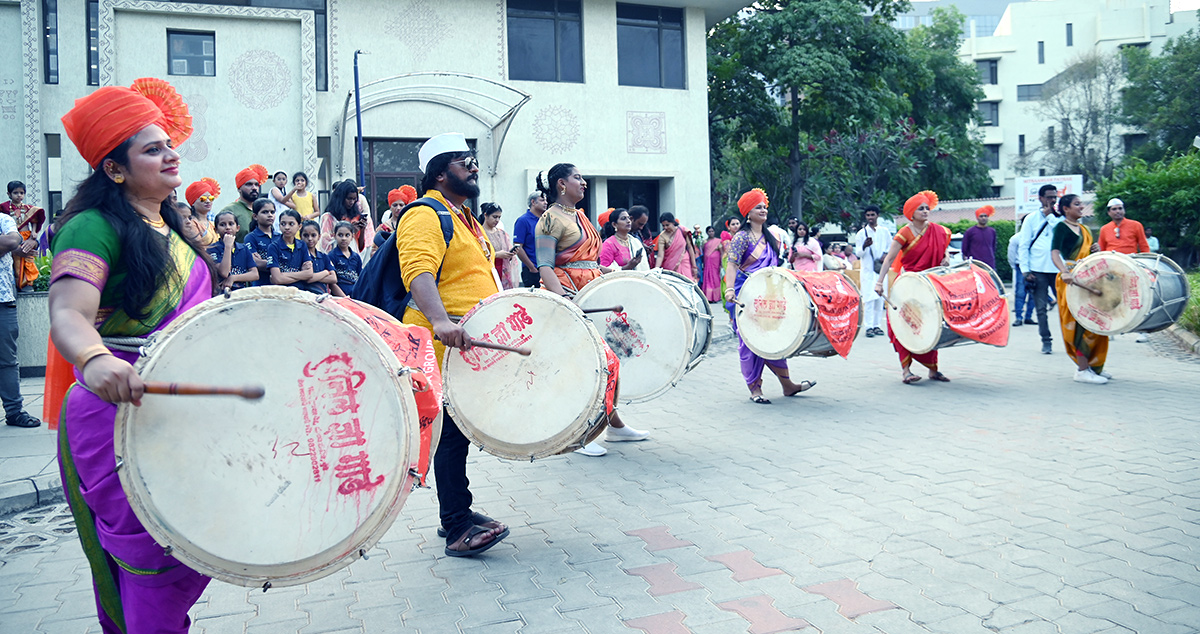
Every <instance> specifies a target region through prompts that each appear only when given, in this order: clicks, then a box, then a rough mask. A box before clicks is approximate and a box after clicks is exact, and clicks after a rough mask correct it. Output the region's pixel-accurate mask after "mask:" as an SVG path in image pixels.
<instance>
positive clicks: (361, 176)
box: [354, 50, 366, 187]
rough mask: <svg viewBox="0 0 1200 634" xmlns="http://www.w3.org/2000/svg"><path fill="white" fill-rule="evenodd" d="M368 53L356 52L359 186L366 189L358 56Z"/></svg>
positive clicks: (355, 92) (356, 140)
mask: <svg viewBox="0 0 1200 634" xmlns="http://www.w3.org/2000/svg"><path fill="white" fill-rule="evenodd" d="M365 53H366V51H362V50H357V51H354V122H355V123H356V124H357V125H358V136H357V137H356V139H355V143H356V146H357V148H358V186H359V187H365V186H366V184H365V183H364V182H363V180H364V179H365V178H366V172H365V171H364V170H363V149H362V99H360V98H359V95H358V56H359V54H365Z"/></svg>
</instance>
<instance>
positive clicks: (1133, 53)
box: [1122, 29, 1200, 160]
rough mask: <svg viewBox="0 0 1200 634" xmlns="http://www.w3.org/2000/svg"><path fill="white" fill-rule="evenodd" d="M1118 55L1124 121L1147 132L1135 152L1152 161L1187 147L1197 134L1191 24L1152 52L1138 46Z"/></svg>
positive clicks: (1199, 77) (1198, 101) (1197, 77)
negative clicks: (1123, 68) (1123, 84)
mask: <svg viewBox="0 0 1200 634" xmlns="http://www.w3.org/2000/svg"><path fill="white" fill-rule="evenodd" d="M1123 54H1124V58H1125V66H1126V69H1127V74H1126V76H1127V77H1128V80H1129V84H1128V86H1127V87H1126V88H1125V90H1124V91H1123V103H1122V105H1123V107H1124V108H1123V110H1124V115H1125V117H1124V118H1125V122H1126V123H1127V124H1129V125H1134V126H1138V127H1141V128H1142V129H1143V130H1145V131H1146V134H1147V137H1148V142H1147V143H1146V144H1145V145H1144V146H1143V147H1142V148H1140V149H1139V151H1138V155H1140V156H1142V157H1143V158H1147V159H1150V160H1157V159H1160V158H1162V157H1163V156H1165V155H1167V154H1170V153H1178V152H1183V151H1185V150H1187V149H1188V148H1189V147H1191V145H1192V140H1193V139H1195V137H1196V135H1200V33H1197V32H1196V30H1195V29H1193V30H1191V31H1188V32H1187V33H1186V34H1185V35H1183V36H1182V37H1180V38H1179V39H1177V40H1173V41H1171V42H1168V43H1167V45H1166V46H1165V47H1163V52H1162V55H1159V56H1157V57H1151V55H1150V52H1149V51H1147V50H1146V49H1143V48H1137V47H1129V48H1126V49H1125V50H1124V51H1123Z"/></svg>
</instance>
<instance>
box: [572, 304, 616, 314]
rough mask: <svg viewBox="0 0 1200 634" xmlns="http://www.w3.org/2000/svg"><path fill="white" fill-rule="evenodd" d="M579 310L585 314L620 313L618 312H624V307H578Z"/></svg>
mask: <svg viewBox="0 0 1200 634" xmlns="http://www.w3.org/2000/svg"><path fill="white" fill-rule="evenodd" d="M580 308H581V310H583V312H585V313H607V312H613V313H620V312H624V311H625V307H624V306H622V305H620V304H617V305H616V306H609V307H607V308H583V307H580Z"/></svg>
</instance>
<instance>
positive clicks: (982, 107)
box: [979, 101, 1000, 126]
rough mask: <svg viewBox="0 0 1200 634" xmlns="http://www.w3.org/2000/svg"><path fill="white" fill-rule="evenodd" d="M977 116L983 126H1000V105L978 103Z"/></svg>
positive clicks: (985, 102) (988, 102)
mask: <svg viewBox="0 0 1200 634" xmlns="http://www.w3.org/2000/svg"><path fill="white" fill-rule="evenodd" d="M979 115H980V116H981V117H982V118H983V125H986V126H998V125H1000V104H998V103H996V102H995V101H982V102H980V103H979Z"/></svg>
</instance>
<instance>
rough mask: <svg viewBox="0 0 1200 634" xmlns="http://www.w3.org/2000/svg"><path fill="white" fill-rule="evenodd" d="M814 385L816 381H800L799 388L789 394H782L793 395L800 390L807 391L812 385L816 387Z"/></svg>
mask: <svg viewBox="0 0 1200 634" xmlns="http://www.w3.org/2000/svg"><path fill="white" fill-rule="evenodd" d="M816 385H817V382H816V381H801V382H800V389H798V390H796V391H795V392H792V393H791V394H784V396H795V395H797V394H799V393H801V392H807V391H809V390H811V389H813V388H814V387H816Z"/></svg>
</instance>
